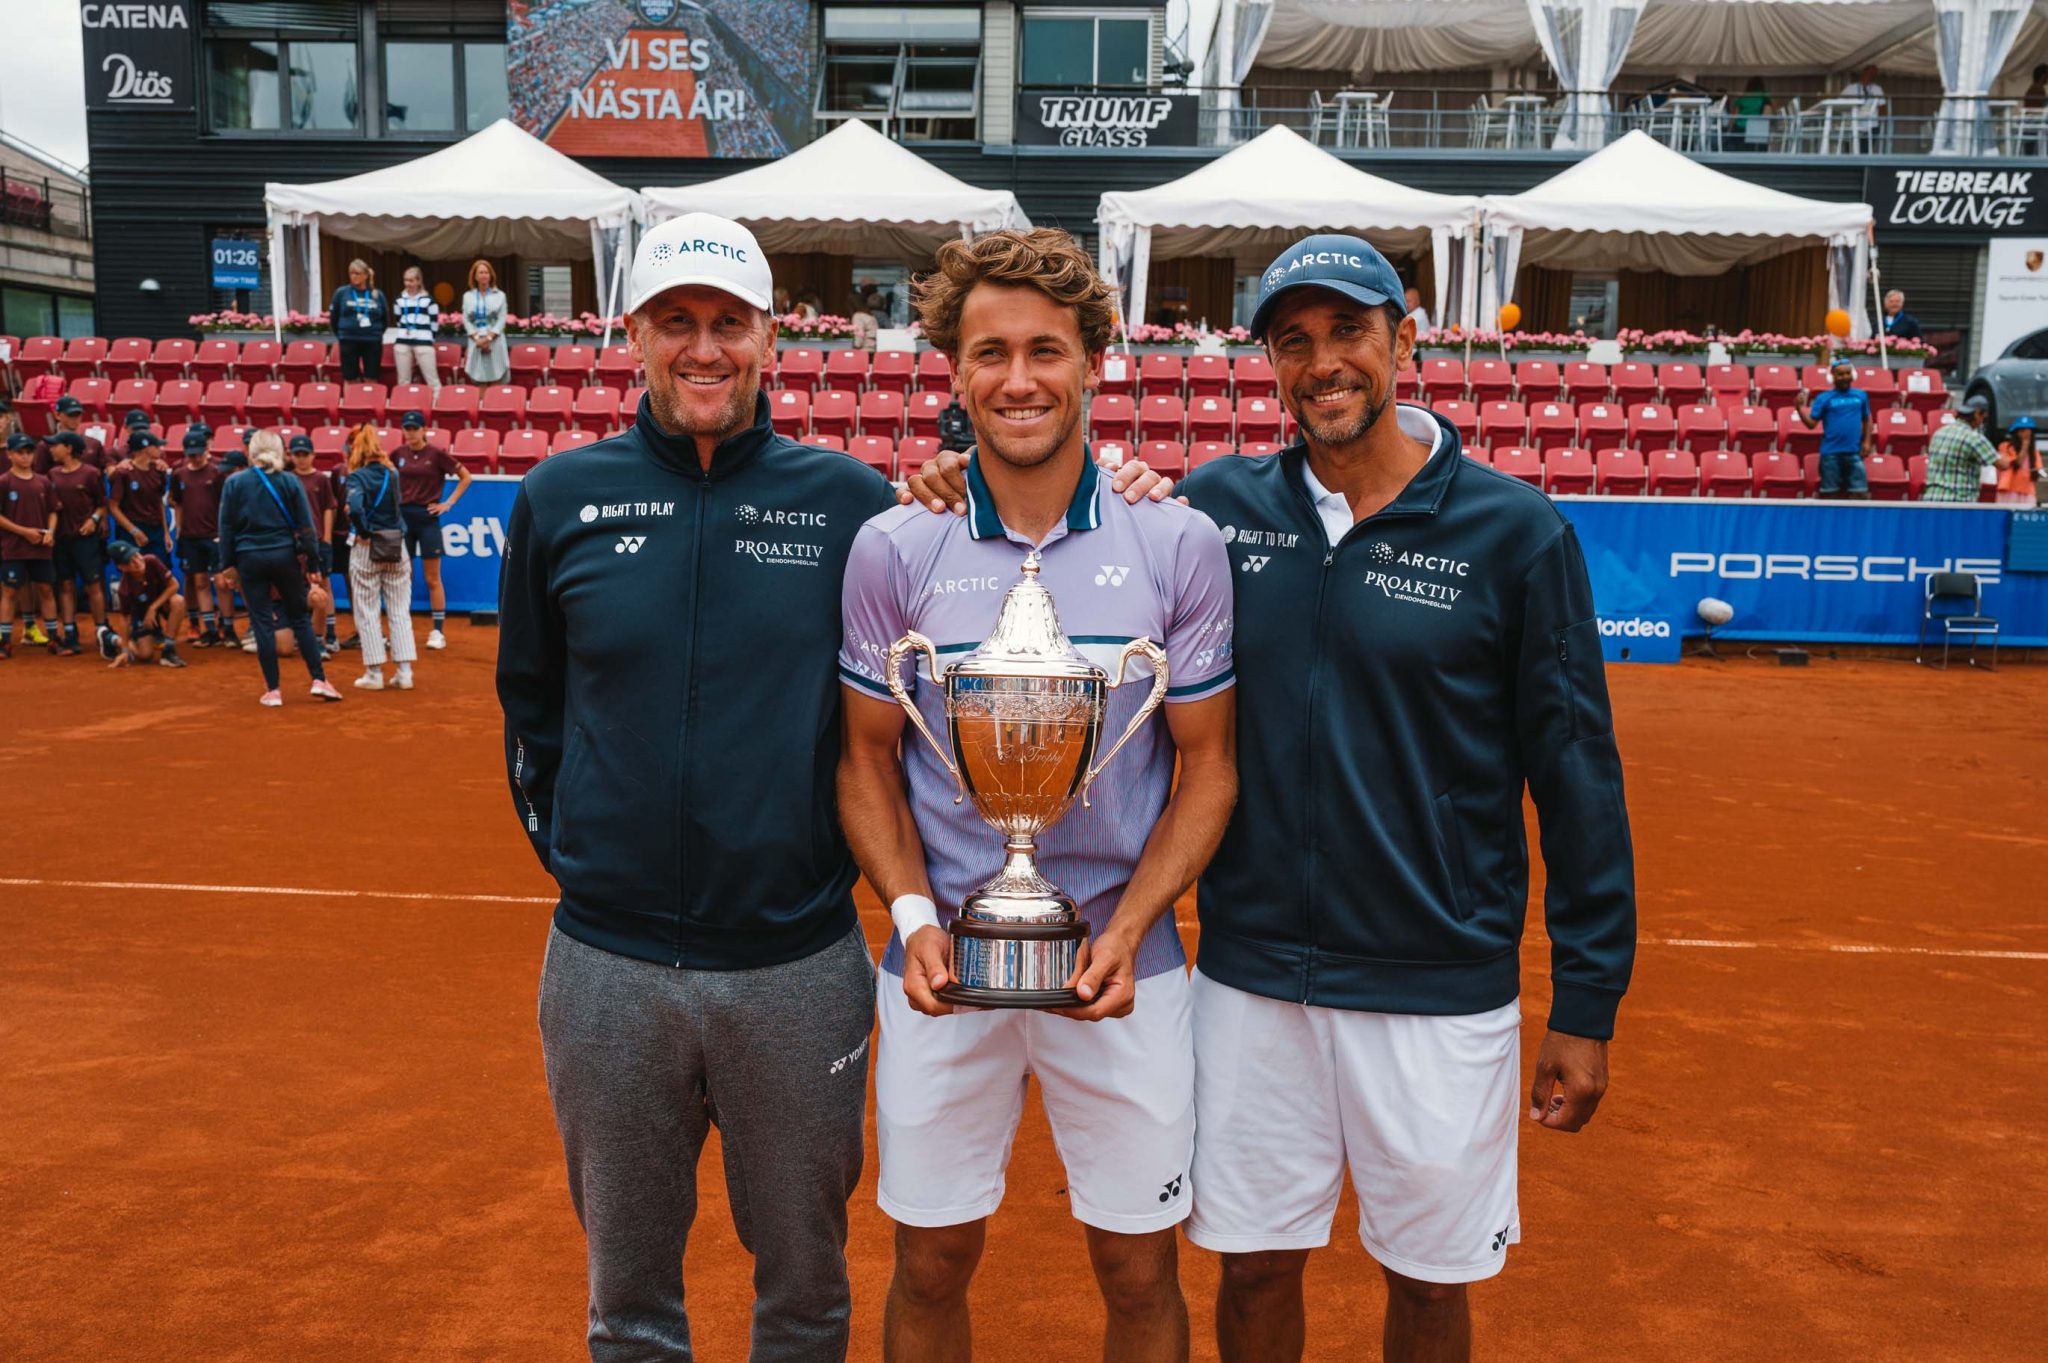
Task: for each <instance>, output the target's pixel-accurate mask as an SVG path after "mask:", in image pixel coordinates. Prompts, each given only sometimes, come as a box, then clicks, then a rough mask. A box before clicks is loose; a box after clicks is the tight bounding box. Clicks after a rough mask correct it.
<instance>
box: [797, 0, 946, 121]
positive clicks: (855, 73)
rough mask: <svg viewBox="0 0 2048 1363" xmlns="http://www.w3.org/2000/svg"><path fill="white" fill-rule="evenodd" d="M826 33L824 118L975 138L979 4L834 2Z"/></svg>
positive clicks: (819, 111) (819, 108) (820, 105)
mask: <svg viewBox="0 0 2048 1363" xmlns="http://www.w3.org/2000/svg"><path fill="white" fill-rule="evenodd" d="M824 34H825V55H824V78H823V80H821V81H820V82H819V85H818V101H817V105H816V107H815V109H814V110H813V113H814V115H815V116H816V117H818V118H821V119H844V118H864V119H869V120H871V121H874V122H877V123H881V124H884V125H885V126H888V127H889V131H892V132H894V133H895V134H896V135H897V136H899V137H901V138H902V139H903V140H905V141H961V142H971V141H973V140H974V137H975V113H976V107H977V105H978V104H979V102H980V88H981V14H980V12H979V11H978V10H973V9H965V8H961V9H952V8H943V9H941V8H934V9H921V8H908V7H906V8H902V9H892V10H880V9H867V8H860V9H855V8H851V7H848V6H831V7H828V8H827V9H826V10H825V18H824ZM889 125H893V126H889Z"/></svg>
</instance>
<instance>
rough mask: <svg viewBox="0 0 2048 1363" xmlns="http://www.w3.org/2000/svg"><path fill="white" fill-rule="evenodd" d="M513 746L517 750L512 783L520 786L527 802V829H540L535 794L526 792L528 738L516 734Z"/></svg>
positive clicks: (522, 796) (537, 830)
mask: <svg viewBox="0 0 2048 1363" xmlns="http://www.w3.org/2000/svg"><path fill="white" fill-rule="evenodd" d="M512 741H513V746H514V747H515V748H516V749H517V751H516V752H515V753H514V754H513V758H512V784H513V785H515V786H517V787H519V798H520V799H522V800H524V801H525V802H526V831H527V832H529V833H538V832H539V831H540V815H539V814H538V813H536V812H535V811H534V808H533V796H531V795H529V794H527V793H526V739H525V738H524V737H521V736H518V735H514V736H513V740H512Z"/></svg>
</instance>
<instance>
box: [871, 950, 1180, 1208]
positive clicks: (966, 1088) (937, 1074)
mask: <svg viewBox="0 0 2048 1363" xmlns="http://www.w3.org/2000/svg"><path fill="white" fill-rule="evenodd" d="M877 983H878V988H877V991H876V993H877V1002H878V1008H877V1011H878V1012H879V1013H880V1014H881V1018H882V1037H881V1042H880V1046H879V1049H878V1050H877V1051H876V1054H875V1128H876V1132H877V1134H878V1136H879V1138H880V1144H881V1166H882V1167H881V1176H880V1178H879V1180H878V1186H877V1189H876V1201H877V1202H879V1203H880V1204H881V1207H882V1210H883V1211H885V1212H887V1213H888V1214H889V1215H890V1216H892V1217H894V1218H895V1219H896V1220H898V1221H900V1222H902V1223H903V1224H904V1225H906V1226H957V1225H960V1224H962V1223H963V1222H967V1221H977V1220H980V1219H981V1218H982V1217H984V1216H987V1215H989V1214H990V1213H991V1212H993V1211H995V1209H996V1207H997V1206H998V1205H999V1204H1000V1203H1001V1202H1002V1200H1003V1171H1004V1169H1005V1168H1006V1167H1008V1165H1009V1163H1010V1142H1011V1141H1012V1140H1013V1139H1014V1138H1015V1137H1016V1134H1017V1123H1018V1121H1019V1120H1021V1119H1022V1117H1023V1115H1024V1079H1025V1076H1026V1075H1036V1076H1037V1077H1038V1088H1039V1092H1040V1094H1041V1095H1042V1096H1043V1097H1044V1100H1045V1115H1046V1118H1047V1119H1048V1120H1049V1121H1050V1123H1051V1125H1052V1138H1053V1144H1054V1145H1055V1146H1056V1147H1057V1148H1058V1150H1059V1154H1060V1160H1061V1162H1062V1163H1064V1164H1065V1165H1066V1168H1067V1193H1068V1196H1069V1199H1070V1201H1071V1205H1072V1207H1073V1210H1074V1216H1075V1217H1076V1218H1077V1219H1079V1220H1080V1221H1082V1222H1084V1223H1085V1224H1087V1225H1090V1226H1095V1227H1097V1228H1099V1229H1101V1230H1106V1231H1115V1232H1118V1233H1120V1234H1124V1235H1143V1234H1146V1233H1148V1232H1151V1231H1157V1230H1164V1229H1166V1228H1167V1227H1169V1226H1174V1225H1178V1224H1179V1223H1180V1222H1181V1221H1183V1220H1185V1219H1186V1217H1187V1214H1188V1205H1189V1201H1190V1198H1189V1187H1188V1185H1189V1179H1188V1162H1189V1159H1190V1156H1191V1153H1192V1149H1193V1146H1194V1139H1195V1094H1194V1088H1195V1055H1194V1038H1193V1032H1192V1023H1191V1020H1190V1012H1191V1002H1190V992H1191V991H1190V987H1189V984H1188V977H1187V973H1186V972H1185V971H1182V970H1168V971H1165V972H1163V973H1161V974H1158V975H1151V976H1147V977H1146V978H1144V979H1142V980H1139V981H1138V1001H1137V1005H1136V1006H1135V1007H1134V1008H1133V1009H1132V1010H1131V1012H1130V1014H1129V1015H1128V1016H1126V1017H1120V1018H1109V1019H1106V1020H1104V1021H1102V1022H1076V1021H1075V1020H1074V1019H1072V1018H1064V1017H1059V1016H1056V1015H1054V1014H1052V1013H1041V1012H1037V1011H1034V1010H1032V1009H1028V1008H1002V1009H981V1010H976V1011H972V1012H960V1013H954V1014H953V1015H952V1016H950V1017H937V1018H935V1017H927V1016H925V1015H924V1014H923V1013H920V1012H918V1011H916V1010H915V1009H913V1008H912V1007H911V1006H910V1001H909V1000H908V999H906V998H905V997H904V996H903V980H902V977H901V976H897V975H892V974H890V973H889V972H887V971H881V972H879V974H878V980H877Z"/></svg>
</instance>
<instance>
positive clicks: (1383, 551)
mask: <svg viewBox="0 0 2048 1363" xmlns="http://www.w3.org/2000/svg"><path fill="white" fill-rule="evenodd" d="M1366 553H1367V554H1369V555H1371V557H1372V561H1373V562H1374V563H1392V562H1393V561H1394V546H1393V545H1391V544H1389V543H1387V542H1386V541H1385V540H1374V541H1373V542H1372V548H1370V549H1368V550H1366Z"/></svg>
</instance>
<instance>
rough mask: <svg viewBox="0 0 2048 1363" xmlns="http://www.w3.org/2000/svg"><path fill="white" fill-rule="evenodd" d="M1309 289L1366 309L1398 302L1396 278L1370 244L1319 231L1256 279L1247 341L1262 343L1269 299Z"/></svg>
mask: <svg viewBox="0 0 2048 1363" xmlns="http://www.w3.org/2000/svg"><path fill="white" fill-rule="evenodd" d="M1310 285H1313V286H1314V287H1316V288H1320V289H1329V290H1330V291H1332V292H1333V293H1340V294H1342V295H1344V296H1345V297H1346V298H1349V299H1351V300H1352V301H1353V302H1356V303H1363V304H1365V305H1366V306H1367V307H1369V308H1376V307H1380V306H1382V305H1383V304H1386V303H1398V302H1401V301H1402V291H1401V276H1400V275H1398V274H1396V273H1394V267H1393V266H1392V265H1389V264H1388V263H1387V258H1386V257H1385V256H1383V255H1381V254H1380V253H1379V251H1378V250H1377V249H1375V248H1374V246H1373V244H1372V243H1371V242H1369V241H1367V240H1366V239H1365V238H1363V237H1354V236H1348V235H1346V234H1344V233H1341V232H1318V233H1317V234H1316V235H1315V236H1312V237H1303V238H1302V239H1301V240H1300V241H1297V242H1295V243H1294V245H1292V246H1290V247H1288V248H1287V249H1286V250H1284V251H1282V252H1281V253H1280V254H1279V255H1278V256H1276V257H1275V258H1274V260H1273V263H1272V264H1271V265H1268V266H1267V267H1266V273H1265V274H1264V276H1262V277H1261V278H1260V280H1259V307H1258V310H1257V311H1256V312H1254V313H1253V314H1252V339H1253V340H1263V339H1264V338H1265V334H1266V323H1267V322H1268V321H1270V320H1271V319H1272V316H1273V306H1274V300H1276V299H1277V298H1279V297H1280V295H1281V294H1283V293H1286V292H1287V291H1288V290H1290V289H1298V288H1303V287H1305V286H1310Z"/></svg>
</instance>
